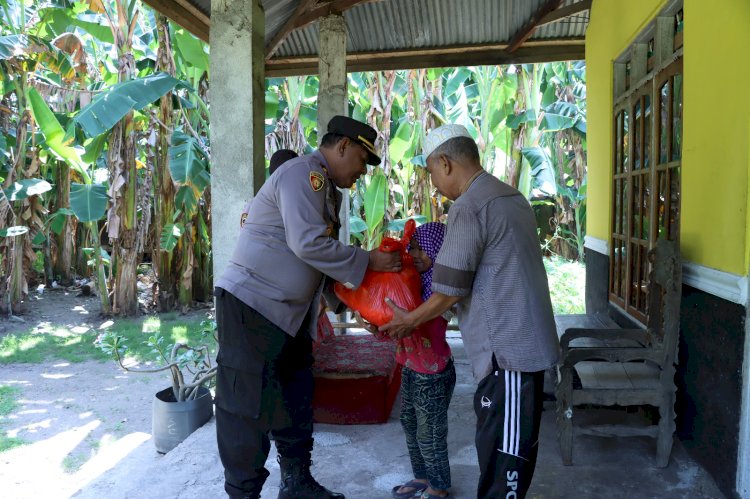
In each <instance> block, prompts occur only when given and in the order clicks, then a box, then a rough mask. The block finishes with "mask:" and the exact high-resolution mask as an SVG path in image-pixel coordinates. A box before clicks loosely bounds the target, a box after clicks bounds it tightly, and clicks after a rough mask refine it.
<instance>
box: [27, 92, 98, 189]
mask: <svg viewBox="0 0 750 499" xmlns="http://www.w3.org/2000/svg"><path fill="white" fill-rule="evenodd" d="M28 95H29V103H30V104H31V113H32V114H33V115H34V120H35V121H36V122H37V124H38V125H39V128H40V129H41V130H42V134H43V135H44V141H45V142H46V144H47V147H48V148H49V149H50V150H51V151H52V153H53V154H55V155H56V156H57V157H59V158H60V159H61V160H63V161H65V163H67V164H68V166H70V167H72V168H74V169H75V170H76V171H77V172H78V173H79V174H80V175H81V177H83V179H84V181H85V182H86V183H88V182H90V179H89V175H88V173H86V164H85V163H84V161H83V159H82V158H81V155H80V154H79V152H78V150H76V149H75V148H73V147H71V146H70V145H69V143H68V141H66V139H65V131H64V130H63V127H62V126H61V125H60V122H59V121H57V118H55V115H54V114H53V113H52V111H51V110H50V108H49V107H48V106H47V103H46V102H45V101H44V99H43V98H42V96H41V95H39V92H37V91H36V89H35V88H30V89H29V94H28Z"/></svg>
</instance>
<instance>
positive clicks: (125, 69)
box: [107, 0, 144, 315]
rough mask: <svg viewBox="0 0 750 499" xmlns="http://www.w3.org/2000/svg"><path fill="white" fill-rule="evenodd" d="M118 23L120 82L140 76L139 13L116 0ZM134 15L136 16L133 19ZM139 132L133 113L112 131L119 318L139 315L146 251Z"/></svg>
mask: <svg viewBox="0 0 750 499" xmlns="http://www.w3.org/2000/svg"><path fill="white" fill-rule="evenodd" d="M116 6H117V24H116V25H112V26H111V28H112V32H113V35H114V37H115V43H116V46H117V53H118V60H117V64H118V67H117V71H118V78H117V79H118V82H120V83H122V82H125V81H129V80H131V79H133V76H134V75H135V74H136V73H137V71H136V67H135V59H134V57H133V53H132V36H133V30H132V29H131V28H130V27H131V26H134V25H135V22H136V20H137V17H138V11H137V10H135V11H133V12H132V13H129V12H128V10H127V9H126V4H125V2H124V0H116ZM129 14H131V15H132V17H130V16H129ZM135 151H136V133H135V130H133V111H130V112H129V113H128V114H126V115H125V117H124V118H123V119H122V120H120V122H119V123H117V124H116V125H115V126H114V128H113V129H112V134H111V139H110V143H109V154H108V158H107V160H108V164H109V179H110V198H111V199H112V205H111V207H110V209H109V214H108V220H107V226H108V227H109V238H110V240H111V241H113V244H112V265H113V268H114V269H115V282H114V288H113V289H114V300H113V303H112V312H113V313H114V314H115V315H135V314H136V313H137V312H138V299H137V288H136V268H137V265H138V256H139V254H140V252H141V251H142V250H143V240H142V237H143V232H144V231H139V230H138V216H137V204H138V203H137V200H138V171H137V170H136V163H135Z"/></svg>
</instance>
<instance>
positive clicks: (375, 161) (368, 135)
mask: <svg viewBox="0 0 750 499" xmlns="http://www.w3.org/2000/svg"><path fill="white" fill-rule="evenodd" d="M328 133H335V134H337V135H343V136H344V137H349V138H350V139H352V140H353V141H354V142H356V143H357V144H359V145H361V146H362V147H364V148H365V150H366V151H367V152H368V153H369V157H368V158H367V163H368V164H370V165H379V164H380V157H379V156H378V155H377V154H375V139H376V138H377V136H378V133H377V132H376V131H375V129H374V128H372V127H371V126H370V125H367V124H365V123H362V122H361V121H357V120H355V119H352V118H349V117H348V116H334V117H333V118H331V121H329V122H328Z"/></svg>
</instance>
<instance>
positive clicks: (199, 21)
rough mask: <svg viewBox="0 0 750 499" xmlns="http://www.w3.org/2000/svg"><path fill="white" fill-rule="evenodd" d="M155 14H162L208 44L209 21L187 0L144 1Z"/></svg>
mask: <svg viewBox="0 0 750 499" xmlns="http://www.w3.org/2000/svg"><path fill="white" fill-rule="evenodd" d="M144 1H145V2H146V3H147V4H148V5H150V6H151V7H153V8H154V10H156V11H157V12H159V13H161V14H164V15H165V16H167V17H168V18H169V19H171V20H172V21H174V22H176V23H177V24H179V25H180V26H182V27H183V28H185V29H186V30H188V31H190V32H191V33H193V34H194V35H195V36H197V37H198V38H200V39H201V40H203V41H204V42H206V43H208V31H209V28H210V26H211V20H210V19H209V17H208V16H207V15H205V14H204V13H203V12H201V11H200V10H198V9H197V8H196V7H195V6H193V5H191V4H190V2H188V1H187V0H144Z"/></svg>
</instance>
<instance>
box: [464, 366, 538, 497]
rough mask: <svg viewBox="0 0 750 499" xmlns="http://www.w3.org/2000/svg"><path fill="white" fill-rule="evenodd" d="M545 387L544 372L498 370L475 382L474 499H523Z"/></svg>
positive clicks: (531, 472) (531, 468) (534, 453)
mask: <svg viewBox="0 0 750 499" xmlns="http://www.w3.org/2000/svg"><path fill="white" fill-rule="evenodd" d="M493 365H494V362H493ZM543 384H544V371H539V372H535V373H523V372H518V371H505V370H503V369H499V368H498V367H496V366H495V367H494V370H493V372H491V373H490V374H489V375H488V376H487V377H485V378H484V379H483V380H482V381H481V382H480V383H479V386H478V388H477V391H476V393H475V394H474V412H475V413H476V415H477V431H476V447H477V455H478V457H479V470H480V476H479V486H478V488H477V497H478V498H480V499H485V498H493V499H496V498H507V499H515V498H522V497H525V496H526V491H527V490H528V489H529V485H530V484H531V478H532V476H533V475H534V468H535V466H536V456H537V451H538V450H539V423H540V422H541V418H542V397H543V394H542V388H543Z"/></svg>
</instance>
